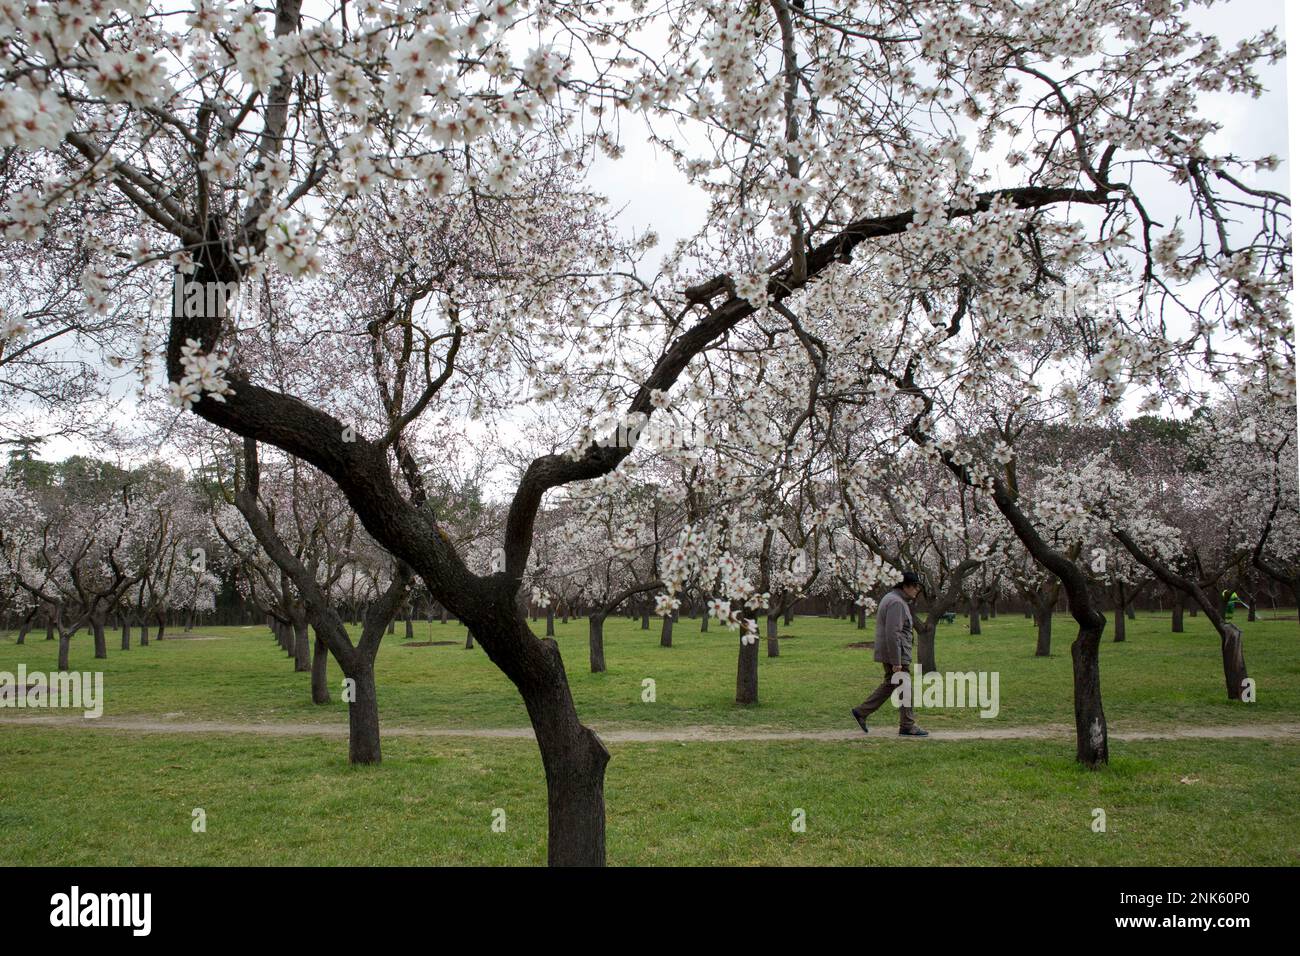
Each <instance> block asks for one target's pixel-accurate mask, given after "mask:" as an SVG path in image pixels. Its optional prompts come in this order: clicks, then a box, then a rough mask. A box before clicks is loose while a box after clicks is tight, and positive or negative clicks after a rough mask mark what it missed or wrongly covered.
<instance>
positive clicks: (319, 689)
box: [311, 634, 330, 704]
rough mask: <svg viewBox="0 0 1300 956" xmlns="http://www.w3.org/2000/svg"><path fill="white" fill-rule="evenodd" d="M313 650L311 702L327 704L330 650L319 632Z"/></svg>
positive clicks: (328, 696) (328, 697)
mask: <svg viewBox="0 0 1300 956" xmlns="http://www.w3.org/2000/svg"><path fill="white" fill-rule="evenodd" d="M313 651H314V652H313V654H312V659H311V702H312V703H313V704H328V703H329V702H330V687H329V677H328V674H327V671H328V669H329V661H330V652H329V648H328V647H326V646H325V641H324V640H322V639H321V636H320V635H319V634H317V635H316V645H315V648H314V649H313Z"/></svg>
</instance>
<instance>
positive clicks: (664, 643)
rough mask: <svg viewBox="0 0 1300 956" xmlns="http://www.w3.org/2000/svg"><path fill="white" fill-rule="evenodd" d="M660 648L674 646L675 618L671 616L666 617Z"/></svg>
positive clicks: (660, 636)
mask: <svg viewBox="0 0 1300 956" xmlns="http://www.w3.org/2000/svg"><path fill="white" fill-rule="evenodd" d="M659 646H660V647H672V646H673V616H672V615H671V614H665V615H664V626H663V628H662V629H661V630H660V631H659Z"/></svg>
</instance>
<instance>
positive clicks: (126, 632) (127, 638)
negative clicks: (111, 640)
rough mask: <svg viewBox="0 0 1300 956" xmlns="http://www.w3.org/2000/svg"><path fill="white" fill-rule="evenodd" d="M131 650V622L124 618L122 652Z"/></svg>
mask: <svg viewBox="0 0 1300 956" xmlns="http://www.w3.org/2000/svg"><path fill="white" fill-rule="evenodd" d="M130 649H131V622H130V621H128V620H127V619H126V618H122V650H124V651H129V650H130Z"/></svg>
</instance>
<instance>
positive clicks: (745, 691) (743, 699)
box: [736, 631, 758, 704]
mask: <svg viewBox="0 0 1300 956" xmlns="http://www.w3.org/2000/svg"><path fill="white" fill-rule="evenodd" d="M742 633H743V631H742ZM736 703H737V704H757V703H758V641H757V640H753V641H748V642H746V641H744V640H742V641H741V642H740V654H739V656H738V657H737V659H736Z"/></svg>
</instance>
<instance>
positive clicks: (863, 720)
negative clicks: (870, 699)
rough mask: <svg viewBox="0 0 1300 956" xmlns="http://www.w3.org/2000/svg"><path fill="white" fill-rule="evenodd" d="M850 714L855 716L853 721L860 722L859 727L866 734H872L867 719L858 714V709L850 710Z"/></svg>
mask: <svg viewBox="0 0 1300 956" xmlns="http://www.w3.org/2000/svg"><path fill="white" fill-rule="evenodd" d="M849 713H850V714H852V715H853V719H854V720H856V721H857V722H858V726H859V727H861V728H862V732H863V733H864V734H869V733H871V731H869V730H867V719H866V718H865V717H863V716H862V715H861V714H859V713H858V709H857V708H856V707H854V708H853V709H852V710H850V711H849Z"/></svg>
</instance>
